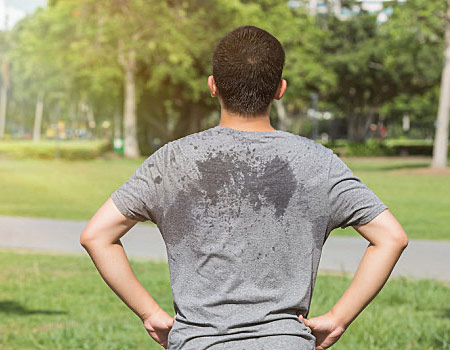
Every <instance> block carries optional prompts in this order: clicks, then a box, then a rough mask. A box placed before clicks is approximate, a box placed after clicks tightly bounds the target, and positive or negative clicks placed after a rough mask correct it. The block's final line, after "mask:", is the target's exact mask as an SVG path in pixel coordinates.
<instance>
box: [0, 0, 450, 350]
mask: <svg viewBox="0 0 450 350" xmlns="http://www.w3.org/2000/svg"><path fill="white" fill-rule="evenodd" d="M249 24H250V25H256V26H258V27H261V28H263V29H266V30H267V31H269V32H270V33H272V34H273V35H274V36H276V37H277V38H278V39H279V40H280V42H281V43H282V45H283V47H284V49H285V51H286V65H285V69H284V73H283V78H284V79H286V80H287V83H288V88H287V91H286V94H285V96H284V97H283V99H282V100H279V101H275V103H274V104H273V106H272V110H271V121H272V125H273V126H274V127H275V128H276V129H280V130H285V131H289V132H292V133H294V134H297V135H302V136H305V137H308V138H311V139H314V140H316V141H317V142H320V143H322V144H323V145H325V146H326V147H329V148H332V149H333V150H334V151H335V152H336V153H337V154H338V155H340V156H341V157H342V158H343V160H344V161H345V162H346V163H347V164H348V165H349V166H350V167H351V169H352V170H353V171H354V172H355V174H356V175H357V176H359V177H360V178H361V179H362V180H363V182H364V183H366V184H367V185H368V186H369V187H370V188H372V189H373V190H374V192H375V193H377V195H378V196H379V197H380V198H381V199H382V200H383V201H384V202H385V203H386V204H387V205H388V206H389V208H390V210H391V211H392V212H393V213H394V215H395V216H396V217H397V218H398V220H399V221H400V222H401V224H402V225H403V227H404V228H405V230H406V232H407V233H408V236H409V237H410V245H409V246H408V248H407V250H406V252H405V253H404V255H405V257H402V258H401V260H400V262H399V267H398V268H397V267H396V270H394V277H395V278H393V279H392V280H390V281H389V282H388V284H387V286H388V287H386V288H385V289H384V290H382V292H381V293H380V295H379V296H378V297H377V298H376V299H375V301H374V302H373V303H372V304H371V305H369V307H368V309H369V311H365V312H364V313H363V314H362V315H361V316H360V317H359V318H358V320H357V321H356V323H355V324H354V325H352V326H351V328H350V329H349V330H348V331H347V333H345V335H344V336H343V337H342V338H341V340H340V341H339V342H338V343H337V344H336V345H335V346H334V347H333V349H334V348H335V349H350V350H352V349H450V335H449V334H450V332H449V329H450V308H449V307H448V305H450V293H449V284H450V282H449V281H450V275H449V272H448V271H447V268H448V266H450V259H449V254H448V252H450V234H449V228H448V227H449V222H450V171H449V169H448V164H449V163H448V138H449V135H448V116H449V106H450V102H449V101H450V2H449V1H444V0H403V1H400V0H399V1H394V0H392V1H383V0H290V1H288V0H260V1H250V0H48V1H46V0H0V249H1V251H0V349H1V350H12V349H14V350H17V349H21V350H22V349H65V350H66V349H121V350H123V349H144V348H145V349H148V348H151V349H153V348H154V349H158V348H159V347H158V346H156V343H154V342H152V341H151V340H150V339H149V337H148V335H147V334H146V333H145V330H144V328H141V326H140V323H139V322H140V321H139V320H138V319H137V318H135V317H134V315H132V314H131V313H130V311H129V310H128V309H127V308H126V307H125V306H124V305H122V304H121V303H120V301H119V300H118V299H117V297H116V296H115V295H114V294H113V293H112V292H111V291H110V290H109V289H108V288H107V286H106V285H104V284H102V281H101V279H100V276H99V275H98V273H97V271H96V270H95V268H94V266H93V264H92V263H91V261H90V260H89V259H88V257H87V256H86V254H84V255H82V256H81V257H80V256H79V255H80V253H84V252H83V251H82V248H81V246H80V245H79V241H78V239H79V235H80V234H81V231H82V229H83V227H84V226H85V225H86V223H87V221H88V220H89V219H90V218H91V217H92V215H94V213H95V211H96V210H97V209H98V208H99V206H100V205H101V204H102V203H103V202H104V201H105V200H106V199H107V198H108V196H109V195H110V194H111V193H112V192H113V191H114V190H115V189H117V188H118V187H119V186H120V185H121V184H122V183H123V182H124V181H125V180H126V179H128V177H129V176H130V175H131V174H132V173H133V172H134V170H135V169H136V168H137V167H138V166H139V165H140V164H141V163H142V161H143V160H144V159H145V158H146V157H148V156H149V155H150V154H152V153H153V152H154V151H155V150H157V149H158V148H159V147H161V146H162V145H164V144H166V143H167V142H170V141H172V140H176V139H178V138H181V137H183V136H186V135H188V134H192V133H194V132H198V131H201V130H204V129H207V128H210V127H213V126H215V125H217V124H218V122H219V120H220V108H219V104H218V102H217V99H213V98H211V96H210V93H209V90H208V87H207V77H208V75H210V74H212V65H211V59H212V52H213V49H214V46H215V44H216V42H217V40H218V39H219V38H221V37H222V36H223V35H225V34H226V33H227V32H229V31H230V30H232V29H234V28H236V27H238V26H242V25H249ZM133 231H135V232H133V233H132V234H131V235H134V236H133V237H135V238H129V241H127V240H126V239H125V240H124V242H125V244H124V246H125V249H126V251H127V252H128V253H129V255H130V257H132V258H133V260H132V264H133V267H134V269H135V271H136V273H137V274H138V277H139V279H140V280H141V281H142V282H143V284H144V286H145V287H146V288H147V289H148V290H149V291H150V293H151V294H152V295H153V294H154V296H155V299H157V301H158V302H159V303H160V304H161V305H162V306H163V308H165V310H166V311H168V312H169V311H170V310H172V311H171V312H172V313H173V306H172V304H171V303H172V300H171V292H170V283H169V279H168V270H167V264H166V262H165V261H164V259H166V256H165V248H164V244H163V242H161V238H160V236H159V233H158V230H157V228H156V226H155V225H153V224H151V223H144V224H139V225H137V227H135V228H133ZM129 235H130V234H129ZM127 239H128V238H127ZM361 242H363V244H362V245H361ZM327 247H328V251H327V250H326V249H325V251H324V254H323V258H322V261H321V270H320V271H321V272H320V274H319V277H318V281H317V284H316V291H315V293H314V297H313V302H312V309H311V315H312V316H315V315H318V314H320V313H324V312H326V311H328V310H329V308H331V306H332V305H333V304H334V302H336V301H337V299H338V298H339V296H340V294H342V292H343V291H344V290H345V288H346V286H347V285H348V283H349V282H350V278H351V273H352V272H354V270H355V268H356V266H357V263H358V261H359V260H358V259H359V258H360V257H361V256H362V253H363V250H364V247H365V246H364V241H361V237H359V236H357V235H356V233H355V231H354V230H353V229H345V230H342V229H339V230H335V231H334V232H333V233H332V235H331V237H330V239H329V242H327V244H326V246H325V248H327ZM144 258H145V259H147V260H146V261H145V262H143V261H139V259H144ZM148 259H153V260H154V262H149V261H148ZM156 260H158V261H156ZM161 261H162V262H161ZM348 273H350V275H349V274H348ZM337 274H338V275H337ZM152 291H153V292H152ZM424 324H426V325H427V327H424ZM429 325H433V327H429ZM399 329H401V330H402V331H399Z"/></svg>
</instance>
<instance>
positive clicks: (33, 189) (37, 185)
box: [0, 158, 450, 239]
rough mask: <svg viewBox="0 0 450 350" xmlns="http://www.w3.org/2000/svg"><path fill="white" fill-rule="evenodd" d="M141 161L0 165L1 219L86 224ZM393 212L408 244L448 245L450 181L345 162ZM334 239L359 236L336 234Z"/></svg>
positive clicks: (380, 161)
mask: <svg viewBox="0 0 450 350" xmlns="http://www.w3.org/2000/svg"><path fill="white" fill-rule="evenodd" d="M143 160H144V158H141V159H139V160H126V159H96V160H88V161H65V160H34V159H22V160H11V159H0V184H1V185H0V215H13V216H32V217H50V218H61V219H76V220H88V219H89V218H90V217H92V215H93V214H94V213H95V211H96V210H97V209H98V207H99V206H100V205H101V204H102V203H103V202H104V201H105V200H106V199H107V198H108V196H109V195H110V194H111V193H112V192H113V191H114V190H115V189H117V188H118V187H119V186H120V185H121V184H122V183H123V182H124V181H125V180H127V179H128V177H129V176H130V175H131V174H132V173H133V171H134V170H135V169H136V168H137V167H138V166H139V165H140V164H141V162H142V161H143ZM344 160H345V161H346V162H347V163H348V164H349V166H350V167H351V168H352V169H353V170H354V172H355V174H356V175H358V176H359V177H360V178H361V179H362V180H363V182H364V183H366V184H367V185H368V186H369V187H370V188H371V189H373V190H374V192H375V193H376V194H377V195H378V196H379V197H380V198H381V199H382V200H383V201H384V202H385V203H386V204H387V205H388V206H389V209H390V210H391V211H392V212H393V213H394V215H396V217H397V218H398V220H399V221H400V223H401V224H402V225H403V226H404V228H405V230H406V232H407V233H408V236H409V237H410V238H429V239H450V234H449V230H448V221H449V213H450V195H449V193H450V175H443V174H429V173H423V172H420V171H417V170H420V168H421V167H426V166H428V165H429V164H430V159H428V158H348V159H344ZM332 235H357V233H356V232H355V231H354V230H353V229H352V228H349V229H346V230H342V229H337V230H335V231H334V232H333V233H332Z"/></svg>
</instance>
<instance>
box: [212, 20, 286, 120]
mask: <svg viewBox="0 0 450 350" xmlns="http://www.w3.org/2000/svg"><path fill="white" fill-rule="evenodd" d="M284 60H285V53H284V50H283V47H282V46H281V44H280V42H279V41H278V40H277V39H276V38H275V37H274V36H273V35H271V34H270V33H268V32H267V31H265V30H263V29H261V28H258V27H254V26H243V27H239V28H236V29H235V30H233V31H231V32H230V33H228V34H227V35H225V36H224V37H223V38H222V39H220V40H219V42H218V43H217V46H216V48H215V50H214V54H213V62H212V63H213V76H214V81H215V83H216V86H217V89H218V91H219V94H220V97H221V100H222V103H223V106H224V108H226V109H227V111H229V112H231V113H234V114H239V115H242V116H246V117H251V116H256V115H262V114H265V113H267V111H268V108H269V105H270V103H271V102H272V100H273V98H274V95H275V92H276V91H277V88H278V85H279V83H280V80H281V74H282V72H283V67H284Z"/></svg>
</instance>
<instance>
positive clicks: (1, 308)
mask: <svg viewBox="0 0 450 350" xmlns="http://www.w3.org/2000/svg"><path fill="white" fill-rule="evenodd" d="M131 264H132V267H133V269H134V271H135V272H136V275H137V276H138V278H139V280H140V281H141V282H142V284H143V285H144V287H145V288H146V289H147V290H148V291H149V292H150V294H152V296H153V297H154V298H155V299H156V301H157V302H158V303H159V304H160V305H161V306H162V307H163V309H164V310H166V311H167V312H168V313H169V314H171V315H173V314H174V311H173V307H172V296H171V289H170V281H169V272H168V267H167V264H166V263H155V262H149V261H145V262H144V261H137V260H131ZM0 266H1V269H0V349H1V350H18V349H20V350H36V349H45V350H75V349H76V350H80V349H89V350H91V349H95V350H131V349H133V350H144V349H145V350H149V349H161V347H159V346H158V345H157V344H156V343H155V342H154V341H153V340H152V339H151V338H150V337H149V336H148V335H147V333H146V331H145V329H144V328H143V326H142V323H141V321H140V320H139V319H138V317H137V316H135V315H134V313H132V311H131V310H129V309H128V308H127V307H126V306H125V304H123V302H122V301H121V300H120V299H119V298H118V297H117V296H116V295H115V294H114V293H113V292H112V291H111V290H110V289H109V287H108V286H107V285H106V284H105V283H104V282H103V280H102V279H101V277H100V275H99V273H98V272H97V270H96V269H95V266H94V264H93V263H92V261H91V260H90V258H89V257H88V256H87V255H86V256H75V255H59V254H47V253H46V254H44V253H37V252H33V253H30V252H27V251H15V252H14V251H11V250H0ZM349 283H350V277H348V276H333V275H325V274H319V276H318V278H317V282H316V287H315V291H314V296H313V300H312V304H311V311H310V315H309V317H313V316H317V315H320V314H323V313H325V312H327V311H328V310H329V309H330V308H331V307H332V306H333V304H334V303H335V302H336V301H337V300H338V298H339V297H340V296H341V295H342V293H343V292H344V290H345V288H347V286H348V284H349ZM449 289H450V288H449V286H446V285H444V284H443V283H439V282H435V281H430V280H411V279H405V278H400V279H390V280H389V281H388V282H387V284H386V285H385V287H384V289H383V290H382V291H381V292H380V294H379V295H378V296H377V297H376V298H375V299H374V301H373V302H372V303H371V304H370V305H369V306H368V307H367V308H366V310H364V311H363V312H362V313H361V314H360V316H359V317H358V318H357V319H356V321H355V322H354V323H353V324H352V325H351V326H350V327H349V328H348V330H347V332H346V333H345V334H344V335H343V336H342V337H341V339H340V340H339V342H338V343H337V344H336V345H335V346H334V347H333V349H335V350H359V349H368V350H386V349H402V350H406V349H417V350H419V349H420V350H424V349H427V350H431V349H436V350H438V349H439V350H445V349H450V334H449V332H448V329H449V328H450V307H449V305H450V290H449Z"/></svg>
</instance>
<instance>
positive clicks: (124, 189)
mask: <svg viewBox="0 0 450 350" xmlns="http://www.w3.org/2000/svg"><path fill="white" fill-rule="evenodd" d="M161 153H162V148H159V149H158V150H156V151H155V152H154V153H153V154H152V155H151V156H150V157H148V158H147V159H146V160H145V161H144V162H143V163H142V164H141V165H140V166H139V167H138V168H137V169H136V170H135V172H134V173H133V174H132V175H131V176H130V178H129V179H128V180H127V181H126V182H125V183H123V184H122V185H121V186H120V187H119V188H118V189H117V190H115V191H114V192H113V193H112V194H111V199H112V200H113V201H114V203H115V205H116V206H117V208H118V209H119V211H120V212H121V213H122V214H123V215H124V216H126V217H128V218H130V219H134V220H137V221H147V220H150V221H152V222H154V223H157V221H158V218H159V216H160V215H161V210H162V207H163V205H162V200H163V193H162V192H163V190H162V186H163V179H164V172H165V171H164V162H163V157H162V154H161Z"/></svg>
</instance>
